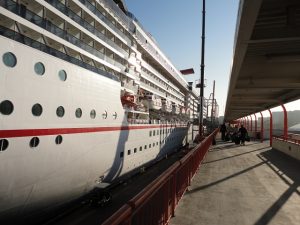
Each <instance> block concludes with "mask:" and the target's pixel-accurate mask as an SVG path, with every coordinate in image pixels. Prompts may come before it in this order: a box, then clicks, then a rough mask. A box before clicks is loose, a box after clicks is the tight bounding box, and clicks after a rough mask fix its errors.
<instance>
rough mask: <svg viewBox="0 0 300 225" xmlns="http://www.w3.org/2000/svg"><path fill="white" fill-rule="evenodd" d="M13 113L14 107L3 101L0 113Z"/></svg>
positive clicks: (7, 101) (0, 105)
mask: <svg viewBox="0 0 300 225" xmlns="http://www.w3.org/2000/svg"><path fill="white" fill-rule="evenodd" d="M13 111H14V105H13V104H12V102H11V101H9V100H4V101H3V102H1V103H0V113H2V114H3V115H10V114H11V113H12V112H13Z"/></svg>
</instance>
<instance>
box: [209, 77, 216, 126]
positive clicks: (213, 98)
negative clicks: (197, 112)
mask: <svg viewBox="0 0 300 225" xmlns="http://www.w3.org/2000/svg"><path fill="white" fill-rule="evenodd" d="M215 82H216V81H214V84H213V95H212V104H211V117H210V118H211V129H210V130H211V131H213V127H214V119H213V118H214V102H215Z"/></svg>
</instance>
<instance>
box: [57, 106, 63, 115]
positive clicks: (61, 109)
mask: <svg viewBox="0 0 300 225" xmlns="http://www.w3.org/2000/svg"><path fill="white" fill-rule="evenodd" d="M56 115H57V116H58V117H63V116H64V115H65V109H64V107H62V106H59V107H57V109H56Z"/></svg>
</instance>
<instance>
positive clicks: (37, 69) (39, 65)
mask: <svg viewBox="0 0 300 225" xmlns="http://www.w3.org/2000/svg"><path fill="white" fill-rule="evenodd" d="M34 71H35V73H36V74H38V75H44V73H45V66H44V64H43V63H41V62H37V63H36V64H35V65H34Z"/></svg>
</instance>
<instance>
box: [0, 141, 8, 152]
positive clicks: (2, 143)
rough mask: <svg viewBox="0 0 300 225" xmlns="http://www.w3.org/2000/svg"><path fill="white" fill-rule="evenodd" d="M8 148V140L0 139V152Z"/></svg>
mask: <svg viewBox="0 0 300 225" xmlns="http://www.w3.org/2000/svg"><path fill="white" fill-rule="evenodd" d="M7 148H8V140H6V139H0V152H2V151H5V150H6V149H7Z"/></svg>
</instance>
